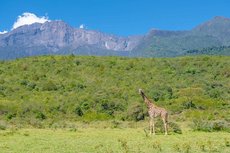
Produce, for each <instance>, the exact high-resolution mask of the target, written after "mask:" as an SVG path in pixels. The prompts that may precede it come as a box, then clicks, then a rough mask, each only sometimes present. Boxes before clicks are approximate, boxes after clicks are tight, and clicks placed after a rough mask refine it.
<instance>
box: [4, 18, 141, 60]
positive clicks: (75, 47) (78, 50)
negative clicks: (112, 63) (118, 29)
mask: <svg viewBox="0 0 230 153" xmlns="http://www.w3.org/2000/svg"><path fill="white" fill-rule="evenodd" d="M140 38H141V37H135V36H134V37H118V36H114V35H110V34H105V33H101V32H97V31H91V30H85V29H76V28H73V27H71V26H69V25H67V24H66V23H64V22H63V21H51V22H46V23H44V24H40V23H35V24H32V25H25V26H21V27H19V28H17V29H15V30H13V31H11V32H9V33H6V34H3V35H0V58H1V59H11V58H17V57H23V56H33V55H41V54H89V55H91V54H92V55H95V54H99V55H101V54H102V55H104V54H105V55H110V54H113V53H114V54H115V53H116V52H119V51H123V52H127V51H130V50H132V49H133V48H134V47H136V46H137V44H138V42H139V39H140Z"/></svg>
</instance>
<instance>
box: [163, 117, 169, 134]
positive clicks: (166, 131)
mask: <svg viewBox="0 0 230 153" xmlns="http://www.w3.org/2000/svg"><path fill="white" fill-rule="evenodd" d="M163 122H164V129H165V135H168V123H167V121H166V120H165V119H163Z"/></svg>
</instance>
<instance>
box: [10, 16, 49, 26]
mask: <svg viewBox="0 0 230 153" xmlns="http://www.w3.org/2000/svg"><path fill="white" fill-rule="evenodd" d="M47 21H50V20H49V19H48V17H47V16H42V17H38V16H36V15H35V14H33V13H29V12H25V13H23V14H22V16H18V19H17V21H16V22H14V25H13V27H12V30H13V29H16V28H18V27H20V26H23V25H30V24H33V23H45V22H47Z"/></svg>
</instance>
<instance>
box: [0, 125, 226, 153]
mask: <svg viewBox="0 0 230 153" xmlns="http://www.w3.org/2000/svg"><path fill="white" fill-rule="evenodd" d="M0 138H1V139H0V150H1V153H8V152H9V153H26V152H28V153H32V152H33V153H40V152H43V153H48V152H49V153H81V152H82V153H85V152H86V153H88V152H101V153H102V152H103V153H104V152H108V153H111V152H117V153H118V152H138V153H139V152H146V153H147V152H193V153H195V152H222V153H229V152H230V142H229V141H230V134H229V133H226V132H212V133H206V132H192V131H187V132H183V134H171V135H168V136H164V135H155V136H151V137H149V136H146V134H145V132H144V130H143V129H140V128H137V129H135V128H124V129H119V128H117V129H111V128H108V129H103V128H101V129H95V128H86V129H83V128H82V129H56V130H53V129H19V130H4V131H0Z"/></svg>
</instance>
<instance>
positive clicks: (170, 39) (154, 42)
mask: <svg viewBox="0 0 230 153" xmlns="http://www.w3.org/2000/svg"><path fill="white" fill-rule="evenodd" d="M141 41H142V42H141V43H139V45H138V47H136V48H135V49H134V51H133V52H134V54H136V55H137V56H159V57H164V56H180V55H184V54H186V52H187V51H189V50H194V49H203V48H207V47H219V46H230V19H229V18H225V17H219V16H218V17H214V18H213V19H211V20H210V21H207V22H205V23H203V24H200V25H198V26H197V27H195V28H194V29H192V30H188V31H162V30H151V31H150V32H149V33H148V34H147V35H145V36H144V37H143V39H142V40H141ZM225 55H230V52H227V53H226V54H225Z"/></svg>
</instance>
